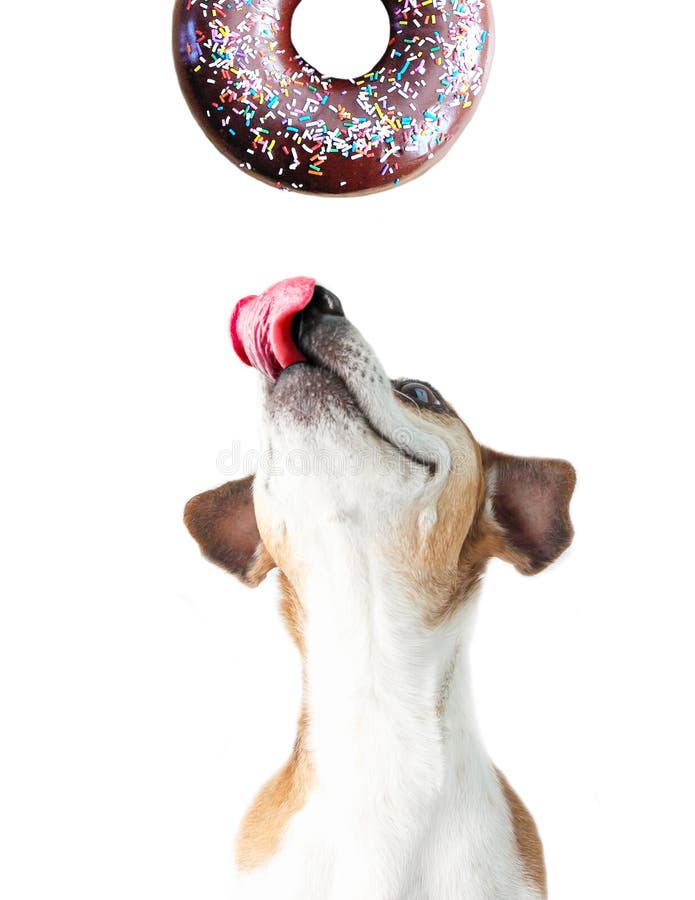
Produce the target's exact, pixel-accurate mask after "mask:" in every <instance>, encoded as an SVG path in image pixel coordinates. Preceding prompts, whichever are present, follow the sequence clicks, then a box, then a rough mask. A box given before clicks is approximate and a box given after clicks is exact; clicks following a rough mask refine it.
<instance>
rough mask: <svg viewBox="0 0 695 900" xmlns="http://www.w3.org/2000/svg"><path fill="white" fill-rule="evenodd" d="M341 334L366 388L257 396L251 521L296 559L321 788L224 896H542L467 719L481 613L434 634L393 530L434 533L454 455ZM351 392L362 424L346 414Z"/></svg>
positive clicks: (455, 899) (294, 383)
mask: <svg viewBox="0 0 695 900" xmlns="http://www.w3.org/2000/svg"><path fill="white" fill-rule="evenodd" d="M345 327H346V337H345V338H344V340H345V342H351V346H352V348H353V351H354V347H355V346H359V347H361V348H362V350H363V352H366V353H367V354H368V356H371V360H370V364H371V365H372V366H373V368H372V369H371V370H370V371H373V372H375V373H376V375H377V378H376V384H374V382H372V381H369V380H368V379H364V380H362V381H359V380H358V378H357V376H356V375H354V373H351V372H350V371H349V370H345V371H341V372H335V371H334V374H337V375H339V376H340V379H341V380H342V383H343V386H342V387H341V386H340V385H337V386H336V385H333V383H332V382H331V381H330V379H328V380H327V377H326V376H325V373H324V374H322V373H321V372H320V371H318V370H316V369H312V368H309V367H300V368H299V369H296V368H295V370H294V371H292V370H288V371H287V372H286V373H284V375H283V379H285V380H284V383H283V384H282V386H281V385H280V383H279V384H278V386H277V387H276V388H275V389H271V388H269V387H268V388H267V389H266V391H265V395H264V416H263V440H264V444H265V447H266V448H267V449H268V450H269V456H270V457H272V459H273V469H272V471H271V472H265V473H259V475H258V476H257V477H256V484H255V502H256V511H257V517H258V519H259V523H262V528H261V533H262V534H263V536H264V539H265V540H266V543H268V544H269V545H271V549H272V546H275V545H277V547H279V548H280V549H282V548H283V547H285V548H287V547H288V548H290V550H289V551H288V552H289V553H290V558H289V559H286V560H284V561H282V560H280V564H281V566H282V567H283V568H284V569H285V571H286V574H287V575H288V577H290V579H291V580H292V581H293V583H294V584H295V586H296V587H297V589H298V592H299V595H300V598H301V602H302V605H303V607H304V610H305V613H306V623H307V624H306V633H305V639H306V647H307V660H306V666H307V705H308V723H309V724H308V735H307V745H308V750H309V752H310V754H311V759H312V762H313V765H314V767H315V772H316V778H315V784H314V785H313V786H312V789H311V793H310V796H309V799H308V802H307V803H306V806H305V807H304V809H302V810H301V811H300V812H299V813H298V814H296V815H295V816H294V817H293V819H292V820H291V822H290V824H289V826H288V828H287V831H286V833H285V835H284V838H283V841H282V846H281V849H280V851H279V852H278V853H277V854H276V856H275V857H274V858H273V859H272V860H271V861H270V862H269V863H268V864H267V865H265V866H264V867H263V868H261V869H260V870H256V871H254V872H253V873H252V874H249V875H244V876H242V877H240V881H239V888H238V892H237V894H236V895H235V896H236V897H238V898H239V900H270V898H272V900H275V898H283V900H538V898H539V896H540V895H539V894H537V893H536V892H534V890H533V889H532V888H531V887H530V885H529V883H528V880H527V879H526V878H525V876H524V873H523V871H522V865H521V862H520V860H519V857H518V853H517V848H516V845H515V838H514V833H513V826H512V821H511V814H510V811H509V808H508V806H507V803H506V802H505V798H504V794H503V791H502V788H501V786H500V784H499V781H498V778H497V775H496V772H495V769H494V767H493V765H492V763H491V761H490V759H489V758H488V756H487V754H486V752H485V750H484V748H483V746H482V743H481V741H480V738H479V736H478V731H477V728H476V724H475V717H474V713H473V707H472V701H471V695H470V678H469V671H468V648H469V642H470V636H471V630H472V625H473V620H474V617H475V609H476V604H477V601H476V599H475V598H470V599H469V600H468V601H467V602H466V603H464V604H463V605H462V606H461V607H460V608H459V610H458V612H457V613H456V614H455V615H454V616H453V617H452V618H451V619H450V620H448V621H447V622H446V623H445V624H441V625H439V626H437V627H434V628H433V627H431V625H428V624H427V623H426V621H425V617H424V616H423V605H424V604H423V601H425V600H426V598H423V597H418V596H417V595H416V594H414V588H413V586H412V585H411V584H408V583H407V576H405V575H404V574H403V573H404V572H405V571H407V566H405V567H404V566H403V565H402V564H401V565H399V559H398V552H399V542H400V541H402V538H403V533H404V530H407V529H413V530H418V529H419V530H420V532H422V534H423V535H424V534H427V533H428V532H429V531H430V530H431V529H432V528H435V527H436V522H437V499H438V496H439V493H440V492H441V490H442V489H443V486H444V485H445V483H446V479H447V465H448V460H449V449H448V448H447V446H446V443H445V441H443V440H442V438H441V435H439V434H435V433H433V432H432V430H431V429H430V430H428V429H427V428H425V427H424V423H423V425H422V427H421V426H420V424H419V423H418V419H417V416H415V417H414V416H413V415H412V414H410V415H409V414H407V413H406V412H404V410H403V406H402V404H399V403H397V402H396V401H395V400H394V399H393V397H392V394H391V390H390V387H389V386H388V383H387V382H385V381H384V380H383V378H381V377H379V376H381V375H382V371H381V369H380V366H379V365H378V361H375V358H374V357H373V354H372V351H371V350H370V349H369V348H368V346H367V345H366V344H364V342H363V341H362V339H361V336H359V335H358V334H357V333H356V332H354V331H352V330H347V329H348V328H349V326H347V325H346V326H345ZM358 339H359V341H362V343H361V344H360V343H359V342H358ZM365 348H366V350H365ZM368 384H369V385H372V384H374V386H372V387H370V388H368V387H367V385H368ZM346 385H347V386H348V388H349V391H350V394H351V396H352V397H353V398H357V400H358V403H359V407H360V409H361V410H362V413H363V416H360V415H355V410H354V407H349V406H348V407H346V406H345V405H344V404H343V403H341V391H344V390H345V386H346ZM278 391H279V393H278ZM365 419H366V420H367V421H368V422H369V423H371V425H372V426H373V427H374V426H375V425H376V426H377V430H378V431H379V432H380V433H381V434H382V435H385V436H386V437H388V438H389V439H390V442H388V441H384V440H382V439H381V438H379V437H378V436H377V435H376V434H375V433H374V430H373V428H372V429H370V428H369V427H365ZM394 444H395V445H396V446H394ZM402 445H407V449H408V450H409V451H410V452H411V453H412V452H414V453H417V454H418V455H419V456H420V457H424V458H425V459H432V458H436V460H437V462H438V469H437V472H436V474H435V476H434V477H433V476H432V474H431V473H428V471H427V467H426V466H422V465H418V464H417V463H413V462H408V463H407V464H406V467H405V469H404V467H403V459H402V454H401V453H399V451H398V449H397V447H400V446H402ZM298 450H300V451H301V453H303V454H304V455H305V458H306V459H308V460H315V459H316V458H318V457H319V456H320V455H321V454H323V455H324V456H325V454H328V456H329V457H330V455H331V453H334V454H335V457H334V462H336V461H337V460H338V457H339V456H340V455H341V454H342V456H341V457H340V462H339V466H341V467H342V468H340V472H339V473H338V474H336V473H335V472H333V473H325V472H311V473H307V472H304V473H297V472H296V471H294V472H290V471H289V467H288V465H287V459H288V455H290V454H292V453H296V451H298ZM365 451H373V452H374V453H376V454H379V455H380V456H379V464H375V462H374V458H373V457H371V456H369V455H368V459H369V462H366V463H365V461H364V460H365ZM470 455H471V459H472V458H473V455H472V454H470ZM464 456H465V452H464ZM360 460H362V462H361V464H360ZM384 462H385V463H388V464H387V465H382V463H384ZM353 466H356V468H353ZM350 473H352V474H350ZM401 562H402V561H401Z"/></svg>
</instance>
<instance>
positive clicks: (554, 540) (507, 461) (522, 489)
mask: <svg viewBox="0 0 695 900" xmlns="http://www.w3.org/2000/svg"><path fill="white" fill-rule="evenodd" d="M481 450H482V458H483V465H484V468H485V479H486V491H487V510H488V516H491V517H492V519H493V522H494V525H493V527H494V528H495V530H496V532H497V534H496V539H495V542H494V546H495V551H494V555H495V556H499V557H500V558H502V559H506V560H507V561H508V562H511V563H513V564H514V566H516V568H517V569H518V570H519V571H520V572H522V573H523V574H524V575H535V574H536V572H540V571H541V570H542V569H544V568H545V567H546V566H548V565H550V563H551V562H553V561H554V560H556V559H557V558H558V556H559V555H560V554H561V553H562V552H563V551H564V550H566V549H567V548H568V547H569V545H570V544H571V542H572V536H573V534H574V530H573V528H572V522H571V521H570V514H569V504H570V499H571V497H572V492H573V491H574V485H575V482H576V475H575V472H574V469H573V468H572V466H571V465H570V464H569V463H568V462H565V461H564V460H562V459H526V458H524V457H519V456H506V455H505V454H502V453H497V452H496V451H494V450H489V449H488V448H487V447H482V448H481Z"/></svg>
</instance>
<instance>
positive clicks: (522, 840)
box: [496, 769, 548, 897]
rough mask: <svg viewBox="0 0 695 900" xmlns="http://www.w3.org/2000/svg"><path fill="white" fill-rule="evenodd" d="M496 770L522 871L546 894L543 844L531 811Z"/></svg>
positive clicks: (537, 888) (546, 884)
mask: <svg viewBox="0 0 695 900" xmlns="http://www.w3.org/2000/svg"><path fill="white" fill-rule="evenodd" d="M496 771H497V777H498V778H499V782H500V786H501V787H502V791H503V792H504V797H505V800H506V801H507V805H508V806H509V812H510V814H511V817H512V825H513V826H514V837H515V839H516V846H517V850H518V853H519V857H520V858H521V863H522V865H523V867H524V872H525V874H526V876H527V878H528V879H529V881H530V882H531V883H532V884H533V886H534V887H535V888H536V890H538V891H539V892H540V893H541V895H542V896H543V897H547V896H548V883H547V876H546V871H545V860H544V858H543V844H542V843H541V839H540V835H539V834H538V829H537V828H536V823H535V822H534V821H533V817H532V816H531V813H530V812H529V811H528V810H527V809H526V807H525V806H524V804H523V803H522V802H521V800H520V799H519V796H518V794H517V793H516V792H515V791H514V789H513V788H512V786H511V785H510V784H509V782H508V781H507V779H506V778H505V777H504V775H503V774H502V773H501V772H500V771H499V769H497V770H496Z"/></svg>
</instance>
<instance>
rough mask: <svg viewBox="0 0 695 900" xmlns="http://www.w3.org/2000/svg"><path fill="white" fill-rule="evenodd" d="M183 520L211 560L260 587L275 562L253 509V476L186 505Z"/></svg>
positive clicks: (243, 579) (202, 495)
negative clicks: (260, 531)
mask: <svg viewBox="0 0 695 900" xmlns="http://www.w3.org/2000/svg"><path fill="white" fill-rule="evenodd" d="M183 521H184V523H185V525H186V527H187V528H188V530H189V531H190V533H191V534H192V535H193V537H194V538H195V540H196V541H197V542H198V545H199V546H200V550H201V552H202V554H203V556H205V557H206V558H207V559H209V560H210V561H211V562H214V563H216V564H217V565H218V566H222V568H223V569H226V570H227V571H228V572H231V573H232V575H236V576H237V578H239V579H241V581H243V582H244V584H247V585H249V586H250V587H256V586H257V585H259V584H260V583H261V581H263V579H264V578H265V576H266V575H267V574H268V572H270V570H271V569H274V568H275V563H274V561H273V559H272V557H271V556H270V554H269V553H268V551H267V550H266V548H265V545H264V544H263V541H262V540H261V536H260V534H259V532H258V525H257V523H256V513H255V512H254V508H253V475H250V476H249V477H248V478H242V479H241V480H240V481H228V482H227V483H226V484H223V485H221V487H218V488H215V489H214V490H212V491H206V492H205V493H204V494H198V496H197V497H194V498H193V499H192V500H189V501H188V503H187V504H186V509H185V511H184V514H183Z"/></svg>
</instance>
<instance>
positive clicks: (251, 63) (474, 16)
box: [173, 0, 492, 195]
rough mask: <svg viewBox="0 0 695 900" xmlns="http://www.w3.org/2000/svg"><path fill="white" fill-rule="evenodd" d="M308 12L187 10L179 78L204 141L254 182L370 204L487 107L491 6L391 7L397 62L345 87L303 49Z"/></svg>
mask: <svg viewBox="0 0 695 900" xmlns="http://www.w3.org/2000/svg"><path fill="white" fill-rule="evenodd" d="M299 2H300V0H176V6H175V8H174V24H173V49H174V59H175V64H176V70H177V74H178V78H179V83H180V85H181V89H182V91H183V94H184V96H185V98H186V101H187V102H188V105H189V107H190V109H191V111H192V113H193V115H194V116H195V118H196V119H197V121H198V123H199V125H200V126H201V127H202V129H203V131H204V132H205V134H206V135H207V136H208V138H209V139H210V140H211V141H212V143H213V144H214V145H215V146H216V147H217V149H218V150H220V151H221V152H222V153H223V154H224V155H225V156H226V157H227V158H228V159H230V160H231V161H232V162H234V163H236V165H238V166H239V167H240V168H241V169H242V170H243V171H245V172H247V173H248V174H250V175H253V176H255V177H256V178H260V179H262V180H263V181H266V182H268V183H270V184H273V185H275V186H277V187H279V188H282V189H284V190H292V191H305V192H307V193H313V194H330V195H336V194H337V195H350V194H352V195H355V194H367V193H372V192H374V191H379V190H384V189H386V188H391V187H395V186H397V185H399V184H404V183H405V182H407V181H410V180H411V179H413V178H415V177H416V176H418V175H421V174H422V173H423V172H425V171H426V170H427V169H428V168H429V167H430V166H431V165H433V164H434V163H435V162H437V160H439V159H441V157H442V156H443V155H444V153H446V151H447V150H448V149H449V147H450V146H451V145H452V143H453V142H454V141H455V139H456V138H457V137H458V136H459V135H460V133H461V131H462V130H463V128H464V127H465V125H466V124H467V123H468V121H469V119H470V117H471V116H472V115H473V113H474V111H475V109H476V108H477V106H478V103H479V102H480V97H481V94H482V91H483V88H484V86H485V82H486V78H487V74H488V70H489V66H490V61H491V51H492V39H491V19H492V17H491V12H490V7H489V5H488V4H487V3H486V2H484V0H465V2H464V0H382V2H383V3H384V5H385V6H386V9H387V12H388V14H389V21H390V23H391V35H390V40H389V43H388V47H387V49H386V52H385V54H384V56H383V57H382V59H381V60H380V61H379V62H378V63H377V65H376V66H375V67H374V69H373V71H371V72H367V73H366V74H365V75H363V76H362V77H360V78H355V79H345V78H330V77H328V76H326V75H323V74H321V73H320V72H318V71H316V69H314V68H312V66H311V65H310V64H309V63H308V62H307V61H306V60H304V59H302V57H301V56H300V55H299V53H298V52H297V50H296V49H295V47H294V46H293V44H292V40H291V37H290V32H291V20H292V15H293V13H294V11H295V9H296V8H297V6H298V5H299ZM345 10H346V15H349V10H350V0H345ZM339 27H340V26H339V23H336V28H339Z"/></svg>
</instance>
